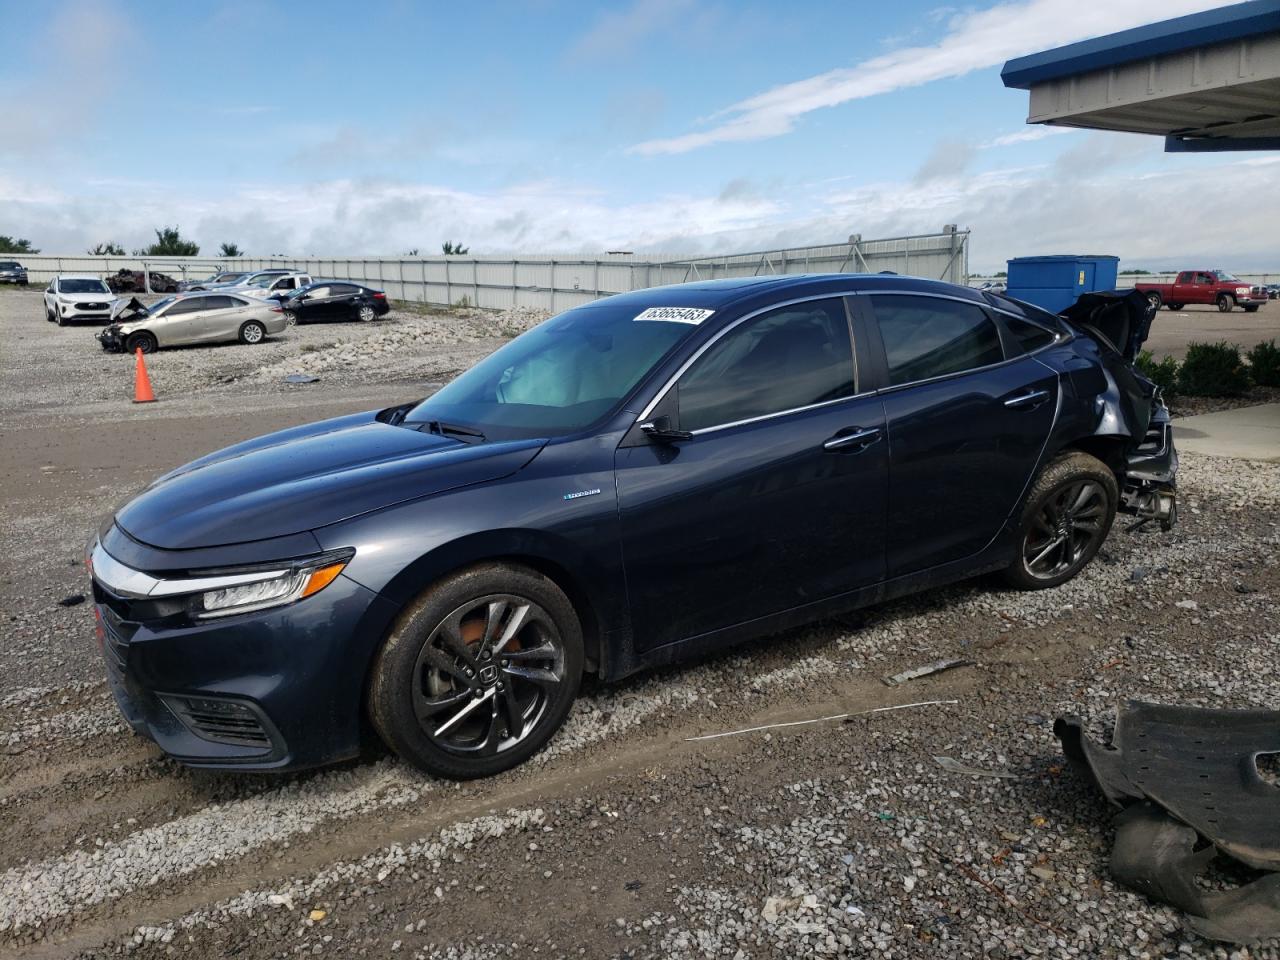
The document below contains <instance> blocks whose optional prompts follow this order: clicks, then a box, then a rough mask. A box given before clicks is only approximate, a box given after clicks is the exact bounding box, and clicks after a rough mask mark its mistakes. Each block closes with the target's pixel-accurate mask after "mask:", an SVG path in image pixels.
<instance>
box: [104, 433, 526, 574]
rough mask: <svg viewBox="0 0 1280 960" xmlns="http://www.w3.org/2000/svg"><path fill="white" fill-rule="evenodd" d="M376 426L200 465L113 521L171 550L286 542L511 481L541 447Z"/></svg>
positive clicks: (253, 444)
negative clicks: (391, 509)
mask: <svg viewBox="0 0 1280 960" xmlns="http://www.w3.org/2000/svg"><path fill="white" fill-rule="evenodd" d="M376 417H377V415H376V414H375V413H363V414H355V415H353V416H349V417H340V418H338V419H336V420H326V421H322V422H320V423H315V424H309V425H307V426H304V427H295V428H293V429H291V430H283V431H281V432H279V433H274V434H268V435H267V436H264V437H259V438H258V439H256V440H250V441H248V442H246V443H241V444H237V445H236V446H233V447H228V448H226V449H225V450H220V451H218V452H217V453H213V454H210V455H209V456H206V457H202V458H201V459H199V460H195V461H193V462H191V463H189V464H187V465H186V466H183V467H179V468H178V469H177V470H175V471H173V472H172V473H169V474H167V475H165V476H163V477H161V478H160V479H159V480H157V481H156V482H155V483H153V484H152V485H151V486H150V487H148V488H147V489H146V490H144V491H143V492H142V493H141V494H140V495H139V496H138V497H136V498H135V499H134V500H132V501H130V502H129V503H128V504H126V505H125V506H124V507H123V508H122V509H121V510H120V511H119V512H118V513H117V514H116V517H115V521H116V523H117V524H118V525H119V526H120V527H121V528H122V529H123V530H124V531H125V532H127V533H128V534H129V535H130V536H131V537H133V538H134V539H135V540H138V541H140V542H142V543H145V544H149V545H151V546H154V547H160V548H162V549H170V550H181V549H193V548H198V547H215V546H224V545H227V544H233V543H245V542H248V541H252V540H265V539H269V538H272V537H283V536H288V535H290V534H296V533H302V532H304V531H307V530H314V529H317V528H319V527H323V526H327V525H329V524H332V523H336V522H338V521H339V520H345V519H349V518H351V517H354V516H359V515H360V514H364V513H369V512H370V511H373V510H378V509H381V508H383V507H388V506H391V505H393V504H396V503H402V502H404V501H406V500H415V499H419V498H422V497H429V496H432V495H434V494H438V493H443V492H444V491H446V490H452V489H456V488H458V487H464V486H469V485H471V484H475V483H483V482H485V481H488V480H496V479H499V478H501V477H504V476H508V475H509V474H512V473H514V472H516V471H517V470H519V469H520V468H521V467H523V466H524V465H525V464H527V463H528V462H529V461H530V460H532V459H533V457H534V456H536V455H537V453H538V451H539V450H541V449H542V447H543V446H544V445H545V443H546V441H545V440H520V441H512V442H504V443H475V444H471V443H464V442H462V441H459V440H456V439H454V438H452V437H442V436H440V435H438V434H432V433H422V432H419V431H418V430H414V429H409V428H406V427H399V426H392V425H390V424H388V423H384V422H382V421H380V420H378V419H376Z"/></svg>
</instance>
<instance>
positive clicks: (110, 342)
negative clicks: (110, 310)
mask: <svg viewBox="0 0 1280 960" xmlns="http://www.w3.org/2000/svg"><path fill="white" fill-rule="evenodd" d="M94 336H95V337H97V338H98V343H100V344H102V349H103V350H106V351H107V352H108V353H123V352H124V339H125V338H124V334H122V333H121V332H120V325H119V324H118V323H113V324H111V325H110V326H107V327H103V328H102V329H101V330H99V331H98V332H97V333H96V334H94Z"/></svg>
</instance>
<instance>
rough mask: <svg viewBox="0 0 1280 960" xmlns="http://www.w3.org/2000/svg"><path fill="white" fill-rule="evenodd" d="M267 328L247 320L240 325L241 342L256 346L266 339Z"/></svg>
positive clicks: (254, 321) (255, 321)
mask: <svg viewBox="0 0 1280 960" xmlns="http://www.w3.org/2000/svg"><path fill="white" fill-rule="evenodd" d="M266 336H267V328H266V327H264V326H263V325H262V324H260V323H259V322H258V321H257V320H246V321H245V322H244V323H242V324H240V342H241V343H248V344H255V343H261V342H262V341H263V340H265V339H266Z"/></svg>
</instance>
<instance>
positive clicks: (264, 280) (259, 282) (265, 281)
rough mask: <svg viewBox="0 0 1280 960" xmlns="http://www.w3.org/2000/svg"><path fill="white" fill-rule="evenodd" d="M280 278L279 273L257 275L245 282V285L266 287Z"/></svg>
mask: <svg viewBox="0 0 1280 960" xmlns="http://www.w3.org/2000/svg"><path fill="white" fill-rule="evenodd" d="M279 279H280V274H278V273H269V274H267V275H266V276H265V277H257V278H255V279H253V280H250V281H249V282H248V283H246V284H245V286H246V287H268V286H270V285H271V284H273V283H275V282H276V281H277V280H279Z"/></svg>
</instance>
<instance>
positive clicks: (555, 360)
mask: <svg viewBox="0 0 1280 960" xmlns="http://www.w3.org/2000/svg"><path fill="white" fill-rule="evenodd" d="M641 315H643V308H641V307H636V306H635V305H634V302H633V303H632V304H628V305H626V306H623V305H616V306H615V305H610V304H608V303H607V302H605V303H599V304H588V305H587V306H583V307H578V308H576V309H574V310H570V311H568V312H567V313H562V314H561V315H560V316H558V317H553V318H552V319H550V320H548V321H547V322H546V323H543V324H541V325H539V326H537V327H535V328H534V329H532V330H530V331H529V332H528V333H525V334H523V335H522V336H520V337H517V338H516V339H515V340H513V341H512V342H511V343H509V344H507V345H506V346H505V347H503V348H502V349H500V350H498V351H497V352H496V353H494V354H492V355H491V356H489V357H487V358H486V359H484V360H482V361H480V363H478V364H476V365H475V366H474V367H472V368H471V369H470V370H468V371H467V372H466V373H464V374H462V375H461V376H460V377H458V378H457V379H456V380H454V381H453V382H452V383H449V384H448V385H446V386H445V387H444V388H443V389H442V390H440V391H439V392H438V393H436V394H434V395H433V396H431V397H428V398H427V399H426V400H424V401H422V403H420V404H418V405H417V406H416V407H414V408H413V409H412V410H411V411H409V413H408V415H407V416H406V417H405V420H404V422H405V423H407V424H415V423H416V424H426V423H431V422H433V421H441V422H444V423H449V424H455V425H461V426H465V427H468V428H472V429H475V430H478V431H480V432H482V433H483V434H484V435H485V436H486V437H487V438H489V439H491V440H492V439H516V438H524V437H550V436H558V435H563V434H566V433H573V432H576V431H578V430H582V429H585V428H586V427H588V426H590V425H591V424H592V423H595V422H596V421H597V420H599V419H600V418H601V417H603V416H604V415H605V414H607V413H608V412H609V411H610V410H612V409H613V408H614V407H615V406H616V405H617V404H618V402H619V401H620V400H622V398H623V397H625V396H626V395H627V394H628V393H629V392H630V391H631V390H632V388H633V387H635V386H636V384H637V383H639V382H640V380H641V378H642V377H644V375H645V374H646V373H648V372H649V371H650V370H651V369H652V368H653V367H654V365H655V364H657V363H658V362H659V361H660V360H661V359H662V358H663V357H664V356H666V355H667V353H668V352H670V351H671V349H672V348H673V347H675V345H676V344H678V343H679V342H680V341H681V340H683V339H684V338H685V337H687V336H688V335H689V333H690V332H691V331H693V330H694V329H696V328H695V326H693V325H692V324H689V323H676V322H671V321H667V320H648V319H645V320H640V319H638V317H639V316H641Z"/></svg>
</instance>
